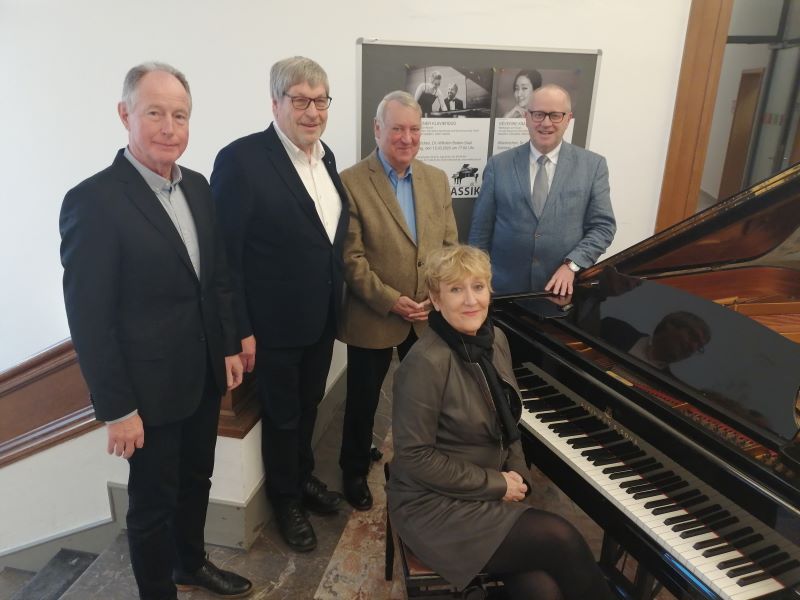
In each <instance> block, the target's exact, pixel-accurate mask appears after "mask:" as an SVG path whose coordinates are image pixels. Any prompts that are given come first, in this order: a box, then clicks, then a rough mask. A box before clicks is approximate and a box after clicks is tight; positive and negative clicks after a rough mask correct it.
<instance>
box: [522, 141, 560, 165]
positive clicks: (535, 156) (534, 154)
mask: <svg viewBox="0 0 800 600" xmlns="http://www.w3.org/2000/svg"><path fill="white" fill-rule="evenodd" d="M563 143H564V142H563V141H562V142H558V146H556V147H555V148H553V149H552V150H550V152H548V153H547V158H549V159H550V162H551V163H553V164H554V165H557V164H558V155H559V154H560V153H561V144H563ZM530 147H531V162H532V163H535V162H536V161H537V160H539V157H540V156H541V155H542V153H541V152H539V151H538V150H537V149H536V147H535V146H534V145H533V142H530Z"/></svg>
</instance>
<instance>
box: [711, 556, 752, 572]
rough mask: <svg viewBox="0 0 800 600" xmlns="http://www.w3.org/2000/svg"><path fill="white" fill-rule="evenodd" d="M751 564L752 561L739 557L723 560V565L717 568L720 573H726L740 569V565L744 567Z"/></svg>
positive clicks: (720, 564)
mask: <svg viewBox="0 0 800 600" xmlns="http://www.w3.org/2000/svg"><path fill="white" fill-rule="evenodd" d="M749 562H751V561H750V559H749V558H748V557H746V556H739V557H737V558H729V559H728V560H723V561H722V562H721V563H717V568H718V569H719V570H720V571H725V570H727V569H730V568H732V567H738V566H739V565H743V564H745V563H749Z"/></svg>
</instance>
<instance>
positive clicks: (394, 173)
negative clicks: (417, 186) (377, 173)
mask: <svg viewBox="0 0 800 600" xmlns="http://www.w3.org/2000/svg"><path fill="white" fill-rule="evenodd" d="M377 154H378V160H379V161H380V162H381V166H382V167H383V170H384V172H385V173H386V176H387V177H388V178H389V179H392V178H394V179H405V178H406V177H411V173H412V169H411V165H408V168H407V169H406V172H405V173H403V176H402V177H399V178H398V176H397V171H395V170H394V167H392V165H390V164H389V161H388V160H386V157H385V156H384V155H383V152H381V149H380V148H378V152H377Z"/></svg>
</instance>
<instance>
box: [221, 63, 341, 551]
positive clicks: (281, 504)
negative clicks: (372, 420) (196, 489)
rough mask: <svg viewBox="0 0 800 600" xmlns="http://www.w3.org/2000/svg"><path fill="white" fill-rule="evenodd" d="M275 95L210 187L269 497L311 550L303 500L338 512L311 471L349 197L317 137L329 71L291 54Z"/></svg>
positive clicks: (288, 534) (224, 157) (335, 499)
mask: <svg viewBox="0 0 800 600" xmlns="http://www.w3.org/2000/svg"><path fill="white" fill-rule="evenodd" d="M270 88H271V92H272V112H273V114H274V117H275V119H274V122H273V124H272V125H271V126H270V127H269V128H268V129H267V130H266V131H263V132H259V133H255V134H252V135H249V136H246V137H243V138H241V139H239V140H236V141H234V142H233V143H231V144H230V145H228V146H227V147H225V148H223V149H222V150H221V151H220V152H219V155H218V156H217V159H216V162H215V163H214V172H213V174H212V175H211V188H212V190H213V193H214V197H215V200H216V202H217V211H218V214H219V218H220V222H221V223H222V226H223V230H224V232H225V236H226V242H227V252H228V260H229V262H230V265H231V271H232V278H233V282H234V289H235V291H236V292H237V298H236V318H237V325H238V329H239V334H240V336H241V337H242V358H243V362H244V364H245V370H247V371H251V370H253V368H255V371H256V376H257V382H258V395H259V399H260V401H261V405H262V421H261V423H262V430H261V437H262V454H263V459H264V468H265V470H266V482H267V483H266V487H267V495H268V497H269V500H270V501H271V503H272V506H273V508H274V510H275V515H276V517H277V519H278V524H279V528H280V531H281V533H282V535H283V537H284V539H285V540H286V542H287V544H288V545H289V546H290V547H291V548H292V549H294V550H296V551H299V552H306V551H310V550H313V549H314V548H315V547H316V536H315V534H314V529H313V528H312V527H311V523H310V521H309V520H308V517H307V516H306V513H305V511H304V505H305V508H309V509H311V510H313V511H315V512H319V513H332V512H336V511H337V510H338V505H339V501H340V495H339V494H336V493H334V492H330V491H328V489H327V487H326V486H325V484H323V483H322V482H321V481H319V480H318V479H317V478H316V477H314V475H313V470H314V454H313V452H312V449H311V438H312V434H313V431H314V423H315V421H316V417H317V406H318V404H319V402H320V400H321V399H322V397H323V395H324V393H325V383H326V379H327V375H328V370H329V368H330V361H331V353H332V351H333V340H334V336H335V334H336V326H335V324H336V319H337V316H338V314H339V311H340V305H341V298H342V292H343V265H342V245H343V243H344V238H345V234H346V232H347V219H348V212H347V196H346V193H345V191H344V188H343V187H342V184H341V181H340V180H339V176H338V175H337V172H336V163H335V160H334V157H333V153H332V152H331V150H330V148H328V147H327V146H326V145H325V144H323V143H322V142H321V141H320V137H321V135H322V132H323V131H324V130H325V124H326V122H327V119H328V106H329V105H330V101H331V99H330V96H329V87H328V77H327V75H326V74H325V71H324V70H323V69H322V67H320V66H319V65H318V64H317V63H316V62H314V61H312V60H310V59H307V58H303V57H293V58H288V59H285V60H282V61H279V62H277V63H275V64H274V65H273V66H272V70H271V71H270ZM256 344H258V354H257V356H256Z"/></svg>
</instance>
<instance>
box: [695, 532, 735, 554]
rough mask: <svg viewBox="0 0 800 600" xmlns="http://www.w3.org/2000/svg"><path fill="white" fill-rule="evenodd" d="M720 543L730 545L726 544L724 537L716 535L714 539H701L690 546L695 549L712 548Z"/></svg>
mask: <svg viewBox="0 0 800 600" xmlns="http://www.w3.org/2000/svg"><path fill="white" fill-rule="evenodd" d="M720 544H724V545H725V546H728V547H730V545H729V544H728V542H727V540H725V538H724V537H718V538H717V539H715V540H703V541H701V542H697V543H696V544H694V545H693V546H692V548H694V549H695V550H703V549H705V548H714V547H715V546H719V545H720ZM731 549H732V548H731ZM717 554H719V553H717ZM703 556H705V553H703ZM708 556H716V554H709V555H708Z"/></svg>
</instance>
